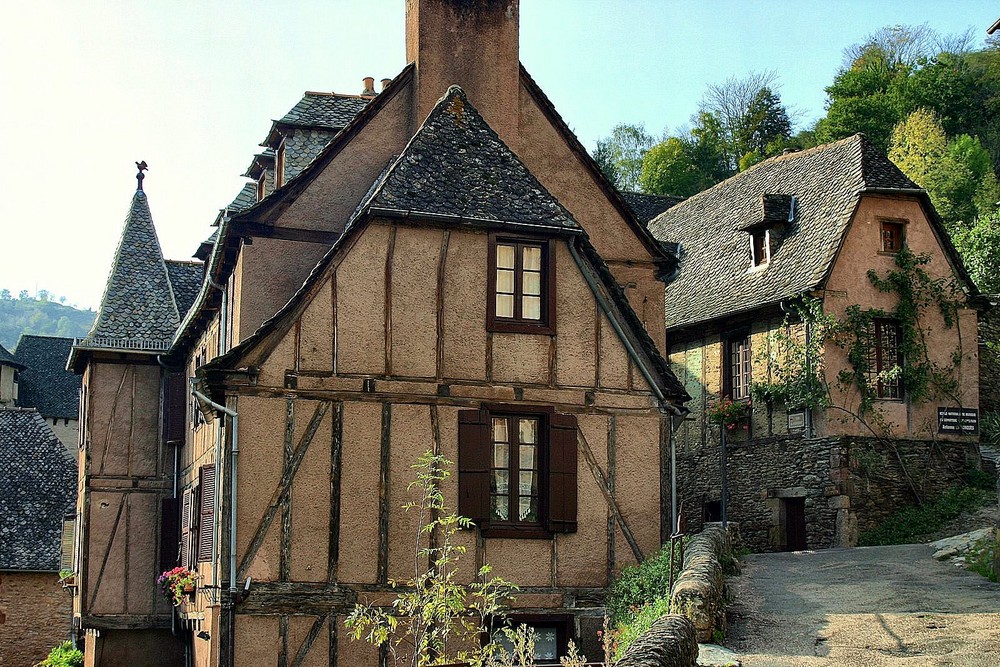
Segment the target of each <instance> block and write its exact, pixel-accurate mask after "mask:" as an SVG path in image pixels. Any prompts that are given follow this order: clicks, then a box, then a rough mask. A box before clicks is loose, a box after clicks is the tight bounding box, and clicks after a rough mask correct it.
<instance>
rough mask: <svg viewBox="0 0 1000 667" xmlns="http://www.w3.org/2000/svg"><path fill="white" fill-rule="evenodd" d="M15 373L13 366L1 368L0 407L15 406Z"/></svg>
mask: <svg viewBox="0 0 1000 667" xmlns="http://www.w3.org/2000/svg"><path fill="white" fill-rule="evenodd" d="M14 374H15V371H14V369H13V368H12V367H11V366H0V405H13V404H14V401H16V400H17V384H15V383H14Z"/></svg>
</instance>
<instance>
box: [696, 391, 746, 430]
mask: <svg viewBox="0 0 1000 667" xmlns="http://www.w3.org/2000/svg"><path fill="white" fill-rule="evenodd" d="M750 410H751V406H750V401H734V400H732V399H731V398H729V397H728V396H723V397H722V398H721V399H719V400H718V401H713V402H712V403H711V404H710V405H709V406H708V410H707V411H706V414H707V415H708V421H710V422H711V423H713V424H718V425H719V426H722V427H724V428H725V429H726V432H727V433H728V434H729V437H730V438H732V437H733V436H734V435H735V436H739V435H742V434H745V433H746V432H748V431H749V430H750Z"/></svg>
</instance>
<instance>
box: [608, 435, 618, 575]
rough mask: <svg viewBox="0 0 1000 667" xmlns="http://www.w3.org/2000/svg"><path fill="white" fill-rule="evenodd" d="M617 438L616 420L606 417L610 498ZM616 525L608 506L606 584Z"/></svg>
mask: <svg viewBox="0 0 1000 667" xmlns="http://www.w3.org/2000/svg"><path fill="white" fill-rule="evenodd" d="M617 439H618V420H617V419H616V418H615V417H614V415H612V416H610V417H608V491H609V492H610V493H611V497H612V498H614V496H615V468H616V460H615V459H616V457H617V455H618V453H617V449H618V447H617ZM616 525H617V524H616V523H615V515H614V512H612V511H611V509H610V508H608V586H610V585H611V582H613V581H614V580H615V555H616V554H615V538H616V537H617V534H618V531H617V530H616Z"/></svg>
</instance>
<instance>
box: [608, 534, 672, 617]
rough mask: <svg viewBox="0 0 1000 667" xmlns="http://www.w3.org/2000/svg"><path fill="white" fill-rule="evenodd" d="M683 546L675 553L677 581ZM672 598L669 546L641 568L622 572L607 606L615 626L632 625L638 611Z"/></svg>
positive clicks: (611, 591) (641, 565)
mask: <svg viewBox="0 0 1000 667" xmlns="http://www.w3.org/2000/svg"><path fill="white" fill-rule="evenodd" d="M681 553H682V550H681V548H680V545H678V548H677V549H676V553H675V554H674V580H675V581H676V579H677V573H678V572H679V571H680V566H681V563H680V555H681ZM661 597H666V598H669V597H670V546H669V545H668V546H666V547H664V548H663V549H661V550H660V551H658V552H657V553H655V554H653V555H652V556H650V557H649V558H647V559H646V560H644V561H643V562H642V563H641V564H639V565H633V566H631V567H627V568H625V569H624V570H622V572H621V575H619V577H618V580H617V581H615V583H614V584H612V585H611V589H610V590H609V591H608V598H607V601H606V603H605V604H606V606H607V610H608V616H610V617H611V624H612V626H614V627H618V626H621V625H623V624H625V623H629V622H630V621H631V620H632V618H633V617H634V616H635V614H636V612H637V611H638V610H639V609H640V608H641V607H642V606H643V605H646V604H649V603H650V602H651V601H653V600H656V599H657V598H661Z"/></svg>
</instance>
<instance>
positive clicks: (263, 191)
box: [257, 172, 267, 201]
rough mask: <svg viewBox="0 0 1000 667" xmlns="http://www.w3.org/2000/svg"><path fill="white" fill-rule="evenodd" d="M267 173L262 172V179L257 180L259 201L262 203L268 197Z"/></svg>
mask: <svg viewBox="0 0 1000 667" xmlns="http://www.w3.org/2000/svg"><path fill="white" fill-rule="evenodd" d="M266 177H267V172H261V174H260V178H258V179H257V201H260V200H261V199H263V198H264V197H266V196H267V182H266V180H267V178H266Z"/></svg>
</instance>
